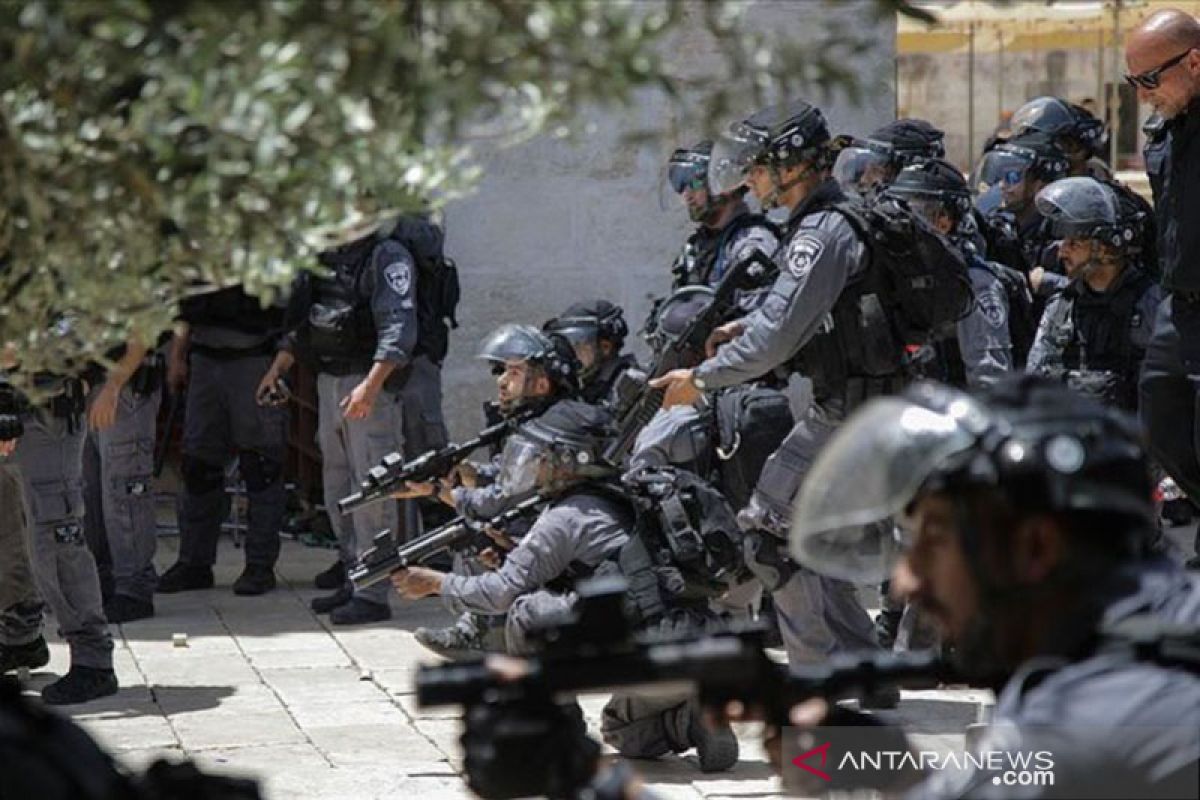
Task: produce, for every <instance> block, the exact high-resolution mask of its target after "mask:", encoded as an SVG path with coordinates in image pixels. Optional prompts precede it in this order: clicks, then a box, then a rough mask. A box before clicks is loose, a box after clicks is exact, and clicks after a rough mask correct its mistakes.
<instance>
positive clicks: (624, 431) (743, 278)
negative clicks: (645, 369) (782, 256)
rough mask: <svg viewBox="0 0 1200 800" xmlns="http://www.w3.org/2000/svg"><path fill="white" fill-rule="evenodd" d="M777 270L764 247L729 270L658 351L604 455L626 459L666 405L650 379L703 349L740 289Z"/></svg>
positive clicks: (612, 459) (610, 460)
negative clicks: (705, 300)
mask: <svg viewBox="0 0 1200 800" xmlns="http://www.w3.org/2000/svg"><path fill="white" fill-rule="evenodd" d="M775 271H776V267H775V264H774V263H773V262H772V261H771V259H769V258H767V257H766V256H765V255H763V253H762V252H761V251H759V250H755V251H754V252H753V253H752V254H751V255H750V256H749V257H748V258H745V259H742V260H741V261H739V262H738V263H737V264H735V265H733V266H732V267H731V268H730V269H729V271H728V272H726V273H725V275H724V276H723V277H722V278H721V282H720V283H719V284H717V286H716V288H715V289H714V290H713V296H712V300H710V301H709V303H708V305H706V306H705V307H704V310H703V311H701V312H700V313H698V314H697V315H696V316H694V317H692V319H691V321H690V322H688V324H687V327H685V328H684V329H683V330H682V331H680V332H679V335H678V336H676V337H675V338H674V339H672V340H671V341H670V343H668V344H667V345H666V346H665V347H663V348H662V350H660V351H659V352H658V354H657V355H656V357H655V359H654V365H653V366H652V367H651V369H650V372H649V373H648V374H647V375H646V385H645V386H644V387H643V388H642V391H641V397H640V398H639V399H638V400H637V402H635V403H633V404H632V406H631V407H630V409H629V411H628V412H627V413H626V414H625V415H624V416H622V417H621V418H620V419H618V420H617V424H616V427H617V436H616V438H615V439H614V440H613V442H612V443H611V444H610V445H609V446H608V449H607V450H606V451H605V452H604V459H605V460H606V461H607V462H608V463H610V464H621V463H622V462H623V461H624V460H625V456H627V455H628V454H629V451H630V450H631V449H632V448H633V443H634V440H635V439H637V435H638V432H639V431H641V429H642V428H644V427H646V425H647V424H649V422H650V420H651V418H653V417H654V415H655V414H656V413H658V410H659V409H660V408H662V403H663V394H664V392H663V390H662V389H652V388H650V386H649V382H650V381H652V380H654V379H655V378H661V377H662V376H663V375H666V374H667V373H668V372H670V371H671V370H673V369H678V368H680V367H683V366H685V365H686V360H687V354H688V353H689V352H700V353H703V352H704V344H705V342H706V341H707V340H708V337H709V334H711V333H712V332H713V330H714V329H715V328H716V327H717V326H718V325H719V324H720V323H721V322H722V321H723V320H724V319H725V316H726V315H727V314H728V313H729V310H730V309H731V308H732V307H733V303H734V299H735V297H736V293H737V291H738V290H739V289H744V288H746V286H747V285H748V283H750V282H752V283H754V284H759V283H761V282H763V281H764V280H765V279H766V276H768V275H770V274H772V273H773V272H775Z"/></svg>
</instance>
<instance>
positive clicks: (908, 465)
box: [792, 375, 1154, 580]
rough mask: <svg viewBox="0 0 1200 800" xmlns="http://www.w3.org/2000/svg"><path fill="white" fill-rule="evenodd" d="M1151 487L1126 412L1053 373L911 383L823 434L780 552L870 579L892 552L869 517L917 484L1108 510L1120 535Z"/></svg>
mask: <svg viewBox="0 0 1200 800" xmlns="http://www.w3.org/2000/svg"><path fill="white" fill-rule="evenodd" d="M848 476H853V477H852V478H850V477H848ZM1153 486H1154V484H1153V481H1152V480H1151V477H1150V470H1149V466H1148V462H1147V459H1146V454H1145V451H1144V450H1143V447H1142V440H1141V432H1140V429H1139V427H1138V424H1137V421H1136V420H1135V419H1133V418H1132V417H1130V416H1128V415H1126V414H1125V413H1124V412H1121V411H1119V410H1117V409H1114V408H1111V407H1109V406H1106V405H1104V404H1103V403H1101V402H1100V401H1098V400H1096V399H1093V398H1091V397H1086V396H1083V395H1080V394H1077V393H1075V392H1072V391H1070V390H1069V389H1067V388H1066V387H1065V386H1063V385H1062V384H1061V383H1059V382H1057V381H1052V380H1050V379H1047V378H1042V377H1039V376H1033V375H1016V376H1010V377H1008V378H1005V379H1003V380H1001V381H999V382H998V383H996V384H995V385H994V386H992V387H990V388H989V389H987V390H984V391H983V392H981V393H979V394H978V395H976V396H972V395H969V394H966V393H964V392H961V391H959V390H957V389H953V388H950V387H947V386H943V385H941V384H935V383H921V384H917V385H915V386H913V387H911V388H909V389H908V390H907V391H905V392H904V393H903V394H902V395H899V396H895V395H894V396H890V397H884V398H878V399H875V400H871V401H869V402H868V403H866V404H865V405H864V406H862V407H861V408H860V409H859V410H858V411H856V412H855V414H854V415H853V416H852V417H851V418H850V419H849V420H847V421H846V423H845V424H844V425H842V427H841V428H840V429H839V430H838V432H837V433H836V434H834V436H833V438H832V439H831V440H830V441H829V443H828V444H827V445H826V446H825V448H824V449H823V450H822V451H821V453H820V455H819V456H818V457H817V460H816V462H815V463H814V464H813V467H812V470H811V471H810V472H809V475H808V477H807V478H806V479H805V481H804V486H803V487H802V489H801V491H800V495H799V497H798V498H797V502H796V509H795V513H794V515H793V526H792V550H793V553H794V554H795V555H796V557H797V559H798V560H799V561H800V562H801V563H804V564H806V565H808V566H811V567H812V568H814V569H816V570H818V571H820V572H825V573H827V574H829V575H836V576H838V577H843V578H848V579H854V580H877V579H879V578H881V577H884V576H886V574H887V571H888V570H889V569H890V564H889V561H890V560H891V559H892V558H893V557H894V556H896V555H898V550H897V547H896V543H895V540H894V538H893V537H892V535H891V528H890V526H886V525H879V524H878V523H880V522H881V521H883V520H886V519H888V518H890V517H893V516H896V515H899V514H901V513H903V512H904V510H905V509H906V508H907V507H908V505H909V504H910V503H911V502H912V501H913V500H914V499H915V498H916V497H917V495H918V494H919V493H920V492H921V491H923V490H929V489H939V490H948V491H955V490H959V489H963V488H967V487H987V488H991V489H995V490H997V491H999V492H1001V493H1002V494H1003V496H1004V497H1005V498H1006V499H1007V500H1008V502H1009V503H1010V505H1011V506H1012V507H1013V508H1015V509H1018V510H1019V511H1021V512H1025V513H1030V514H1039V513H1067V514H1088V515H1093V514H1094V515H1104V517H1105V518H1106V519H1108V518H1115V519H1117V520H1119V521H1122V522H1125V523H1127V525H1126V527H1125V529H1124V533H1125V534H1126V535H1127V536H1128V537H1129V541H1130V542H1131V543H1132V542H1134V541H1136V540H1137V539H1139V538H1141V537H1142V536H1144V533H1145V530H1146V528H1147V526H1149V525H1151V524H1152V520H1153V514H1154V505H1153V500H1152V491H1153ZM1105 527H1107V528H1109V529H1110V530H1111V531H1112V532H1114V533H1116V532H1117V528H1115V527H1113V526H1105Z"/></svg>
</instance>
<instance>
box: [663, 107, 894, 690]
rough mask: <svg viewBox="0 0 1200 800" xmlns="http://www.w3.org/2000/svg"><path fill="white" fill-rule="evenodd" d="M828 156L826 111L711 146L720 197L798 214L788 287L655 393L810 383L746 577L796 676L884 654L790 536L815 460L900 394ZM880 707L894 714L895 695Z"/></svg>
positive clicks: (846, 597)
mask: <svg viewBox="0 0 1200 800" xmlns="http://www.w3.org/2000/svg"><path fill="white" fill-rule="evenodd" d="M830 144H831V140H830V135H829V129H828V127H827V125H826V123H825V118H824V116H823V115H822V114H821V112H820V110H819V109H817V108H816V107H814V106H811V105H809V104H808V103H805V102H803V101H797V102H794V103H791V104H788V105H785V106H777V107H772V108H768V109H765V110H763V111H760V112H759V113H757V114H755V115H754V116H752V117H750V118H749V119H747V120H745V121H744V122H741V123H737V124H735V125H733V126H731V128H730V132H729V134H728V135H727V136H726V137H724V138H722V139H721V140H720V141H719V142H718V143H717V145H716V146H715V147H714V152H713V158H712V171H711V172H710V175H709V180H710V182H711V183H712V184H713V186H714V188H716V189H718V190H719V189H721V188H722V187H729V186H730V185H734V184H736V185H741V184H748V185H749V186H750V187H751V190H752V191H753V192H754V194H755V196H757V197H758V199H759V200H760V201H761V202H762V203H763V204H764V205H766V206H772V207H773V206H784V207H786V208H787V209H788V210H789V212H790V216H789V217H788V221H787V223H786V225H785V229H784V239H783V243H782V245H781V246H780V249H779V251H778V252H777V253H776V254H775V256H774V261H775V263H776V264H777V266H778V267H779V277H778V278H777V279H776V281H775V284H774V285H773V286H772V287H771V290H770V293H769V294H768V295H767V298H766V300H765V301H764V302H763V304H762V305H761V306H760V307H759V308H758V309H756V310H755V311H754V312H752V313H751V314H749V315H748V316H746V317H744V318H742V319H741V320H737V321H735V322H731V323H727V324H726V325H723V326H721V327H720V328H718V329H717V330H716V331H715V332H714V334H713V336H712V337H710V344H711V345H722V346H721V347H720V349H719V350H717V351H716V352H715V355H712V356H711V357H710V358H708V359H707V360H706V361H704V362H703V363H702V364H700V366H698V367H696V368H695V369H681V370H674V371H672V372H669V373H667V374H666V375H664V376H663V377H662V378H660V379H658V380H656V381H655V382H653V383H652V384H651V385H652V386H655V387H656V388H661V389H663V390H664V391H665V393H666V396H665V399H664V403H663V404H664V406H666V407H671V406H678V405H691V404H693V403H695V401H696V400H697V399H699V397H700V395H701V393H702V392H704V391H707V390H710V389H720V388H724V387H727V386H734V385H737V384H743V383H747V382H750V381H753V380H755V379H757V378H759V377H760V376H762V375H766V374H768V373H771V372H773V371H775V370H776V369H777V368H781V367H782V368H783V371H784V372H785V374H786V373H790V372H800V373H801V374H803V375H806V376H808V377H810V378H812V380H813V394H814V401H813V402H812V404H811V405H810V406H809V407H808V409H807V410H806V411H805V413H804V414H803V416H802V417H801V418H800V419H799V420H798V421H797V424H796V425H795V427H794V428H793V429H792V431H791V433H790V434H789V435H788V437H787V438H786V439H785V440H784V441H783V444H782V445H781V446H780V447H779V449H778V450H777V451H776V452H775V453H774V454H773V455H772V456H771V457H770V458H769V459H768V460H767V463H766V466H765V467H764V468H763V471H762V476H761V478H760V480H759V482H758V486H757V488H756V489H755V491H754V496H753V498H752V499H751V501H750V503H749V505H748V506H747V507H746V508H745V509H743V510H742V512H741V513H740V514H739V521H740V522H742V524H743V527H744V528H745V529H746V530H747V531H749V533H747V536H746V542H747V547H748V550H747V554H746V562H747V566H748V567H750V569H751V570H752V571H753V572H754V573H755V575H756V576H757V577H759V579H760V580H761V581H762V582H763V585H764V586H765V587H767V588H768V589H770V590H771V591H772V592H773V593H774V600H775V608H776V612H777V614H778V615H779V621H780V629H781V633H782V634H783V639H784V644H785V646H786V648H787V651H788V660H789V662H791V663H801V662H804V661H814V660H820V659H823V658H825V657H827V656H828V655H830V654H831V653H833V652H836V651H839V650H857V649H870V648H877V647H878V644H877V643H876V641H875V637H874V634H873V630H872V624H871V620H870V618H869V617H868V616H867V613H866V610H865V609H863V607H862V605H861V604H860V603H859V601H858V598H857V596H856V594H855V590H854V587H853V586H851V585H850V584H848V583H844V582H840V581H835V580H831V579H829V578H825V577H823V576H819V575H817V574H815V573H813V572H811V571H809V570H806V569H803V568H800V567H799V566H798V565H796V564H794V563H792V562H790V560H789V559H788V558H787V557H786V555H785V554H784V553H783V551H784V550H785V549H786V548H785V547H784V546H783V545H784V542H783V537H784V536H785V535H786V529H787V527H786V526H787V523H788V518H789V516H790V514H791V506H792V501H793V499H794V498H795V494H796V492H797V490H798V489H799V486H800V484H801V482H802V481H803V480H804V479H805V474H806V473H807V472H808V468H809V466H810V465H811V463H812V460H813V459H814V458H815V457H816V454H817V453H818V452H819V451H820V449H821V448H822V447H823V446H824V444H825V442H826V441H827V440H828V438H829V436H830V435H832V433H833V431H834V430H835V429H836V428H837V426H838V425H839V424H840V423H841V421H842V419H843V417H844V415H845V414H846V413H847V411H848V410H849V408H850V407H851V406H852V404H853V403H857V402H860V401H861V400H863V399H865V398H866V397H868V396H871V395H872V394H875V393H883V392H886V391H889V390H890V389H892V388H893V386H896V387H898V386H899V385H901V383H902V381H903V375H902V374H901V361H900V357H901V355H902V353H901V348H900V345H899V344H897V343H896V342H895V341H894V339H893V334H892V333H891V328H890V323H889V321H888V320H887V319H886V317H885V316H884V312H883V309H882V304H881V301H880V298H879V297H878V296H877V295H876V294H874V293H870V292H869V291H868V290H867V289H865V288H863V287H864V286H866V285H867V284H869V283H871V282H870V281H868V280H864V279H863V278H865V277H866V276H867V274H868V271H869V268H870V266H871V263H872V260H871V258H870V253H869V251H868V250H867V247H866V243H865V242H864V241H863V240H862V239H860V237H859V235H858V234H857V233H856V231H855V228H854V226H853V224H852V223H851V222H850V221H849V220H848V219H847V217H846V216H845V215H843V214H842V213H840V212H838V211H837V210H836V209H835V208H833V207H832V206H835V205H836V204H838V203H840V202H842V201H844V200H845V195H844V194H843V193H842V191H841V189H840V188H839V187H838V184H837V182H836V181H834V180H833V179H832V178H831V177H830V166H831V164H832V161H833V151H832V149H831V147H830ZM867 314H870V318H867ZM843 331H845V334H843ZM855 332H858V333H857V335H855ZM881 334H882V335H881ZM868 339H869V341H868ZM864 359H869V360H870V363H869V364H868V363H867V362H866V361H864ZM867 367H869V369H867ZM843 480H846V479H845V478H843ZM880 700H881V703H880V704H883V705H888V704H894V696H893V697H890V698H880Z"/></svg>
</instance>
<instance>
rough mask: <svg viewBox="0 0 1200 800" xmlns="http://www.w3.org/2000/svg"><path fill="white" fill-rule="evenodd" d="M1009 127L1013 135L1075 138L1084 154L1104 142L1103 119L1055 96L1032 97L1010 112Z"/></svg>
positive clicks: (1093, 153)
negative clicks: (1039, 134)
mask: <svg viewBox="0 0 1200 800" xmlns="http://www.w3.org/2000/svg"><path fill="white" fill-rule="evenodd" d="M1009 129H1010V130H1011V131H1012V133H1013V135H1014V136H1019V135H1021V134H1024V133H1031V132H1036V133H1046V134H1049V135H1051V136H1053V137H1055V138H1061V139H1070V140H1074V141H1076V142H1078V143H1079V144H1080V145H1081V146H1082V147H1083V148H1084V149H1085V150H1087V153H1088V155H1095V154H1096V153H1098V152H1100V150H1101V149H1103V146H1104V139H1105V132H1104V123H1103V122H1101V121H1100V120H1098V119H1096V117H1094V116H1093V115H1092V113H1091V112H1090V111H1088V110H1087V109H1086V108H1084V107H1083V106H1080V105H1075V104H1073V103H1068V102H1067V101H1066V100H1062V99H1059V98H1057V97H1036V98H1034V99H1033V100H1030V101H1029V102H1028V103H1026V104H1025V105H1023V106H1021V107H1020V108H1018V109H1017V110H1016V111H1015V112H1013V115H1012V120H1011V121H1010V122H1009Z"/></svg>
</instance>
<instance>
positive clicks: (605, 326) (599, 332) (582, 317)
mask: <svg viewBox="0 0 1200 800" xmlns="http://www.w3.org/2000/svg"><path fill="white" fill-rule="evenodd" d="M542 331H543V332H545V333H550V334H557V335H558V336H561V337H563V338H564V339H566V340H567V341H568V342H570V343H571V347H572V349H573V350H574V351H575V354H576V356H577V357H578V359H579V361H580V362H581V370H580V375H579V377H580V379H582V380H584V381H586V380H587V379H588V378H589V377H590V376H591V375H592V374H593V373H594V372H595V371H596V369H597V368H598V367H599V356H600V352H599V343H600V341H601V340H604V341H608V342H611V343H612V344H613V349H614V353H615V352H617V351H620V349H621V346H622V345H623V344H624V343H625V337H626V336H627V335H628V334H629V326H628V325H627V324H626V323H625V312H624V310H622V308H621V307H620V306H618V305H614V304H612V303H610V302H608V301H607V300H591V301H588V302H584V303H575V304H573V305H572V306H570V307H569V308H568V309H567V310H566V311H564V312H563V313H562V315H561V316H558V317H555V318H554V319H551V320H548V321H547V322H546V323H545V324H544V325H542ZM586 347H591V348H592V359H591V361H590V362H585V359H584V358H583V356H582V355H581V350H582V349H583V348H586Z"/></svg>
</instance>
